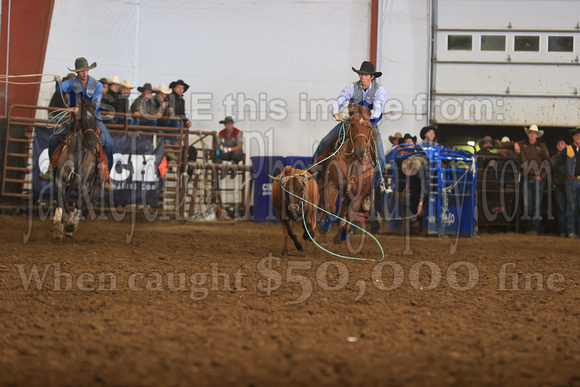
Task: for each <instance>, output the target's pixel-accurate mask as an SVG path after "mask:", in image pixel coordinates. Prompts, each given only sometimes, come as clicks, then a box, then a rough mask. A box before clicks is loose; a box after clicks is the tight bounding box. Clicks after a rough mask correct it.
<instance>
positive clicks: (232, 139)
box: [217, 116, 244, 164]
mask: <svg viewBox="0 0 580 387" xmlns="http://www.w3.org/2000/svg"><path fill="white" fill-rule="evenodd" d="M220 124H223V125H224V126H225V128H224V129H222V130H221V131H220V132H219V140H220V147H219V149H218V151H219V154H218V155H217V156H218V160H220V161H227V160H229V161H233V162H234V164H238V163H239V162H240V161H242V158H243V157H244V152H243V150H242V148H243V146H244V136H243V135H242V132H241V131H240V130H239V129H237V128H234V119H233V118H232V117H230V116H227V117H226V118H225V119H223V120H222V121H220Z"/></svg>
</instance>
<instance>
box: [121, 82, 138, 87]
mask: <svg viewBox="0 0 580 387" xmlns="http://www.w3.org/2000/svg"><path fill="white" fill-rule="evenodd" d="M121 86H122V87H126V88H127V89H134V88H135V87H136V86H131V81H123V82H121Z"/></svg>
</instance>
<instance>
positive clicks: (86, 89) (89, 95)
mask: <svg viewBox="0 0 580 387" xmlns="http://www.w3.org/2000/svg"><path fill="white" fill-rule="evenodd" d="M56 91H57V92H60V91H62V92H65V93H68V94H69V96H70V102H69V105H70V107H77V99H80V98H83V99H86V100H89V101H91V102H95V101H97V106H96V108H95V112H96V113H97V116H98V117H99V119H100V117H101V115H100V114H99V113H100V111H101V97H102V96H103V85H102V84H101V82H99V81H97V80H96V79H95V78H93V77H91V76H89V80H88V81H87V85H86V86H83V83H82V82H81V80H80V78H79V77H78V76H77V77H74V78H71V79H67V80H66V81H63V82H60V83H59V82H56Z"/></svg>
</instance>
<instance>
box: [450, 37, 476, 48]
mask: <svg viewBox="0 0 580 387" xmlns="http://www.w3.org/2000/svg"><path fill="white" fill-rule="evenodd" d="M472 39H473V37H472V36H471V35H447V50H460V51H471V50H472V48H471V47H472Z"/></svg>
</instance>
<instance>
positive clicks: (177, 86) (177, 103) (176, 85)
mask: <svg viewBox="0 0 580 387" xmlns="http://www.w3.org/2000/svg"><path fill="white" fill-rule="evenodd" d="M169 88H170V89H172V90H173V91H172V93H171V94H170V95H169V112H170V113H171V115H172V116H174V117H177V118H179V119H180V120H181V122H182V123H183V127H184V128H189V127H191V121H189V119H188V118H187V115H186V114H185V99H183V94H185V93H186V92H187V90H188V89H189V85H188V84H187V83H185V82H183V80H182V79H178V80H177V81H174V82H171V83H170V84H169Z"/></svg>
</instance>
